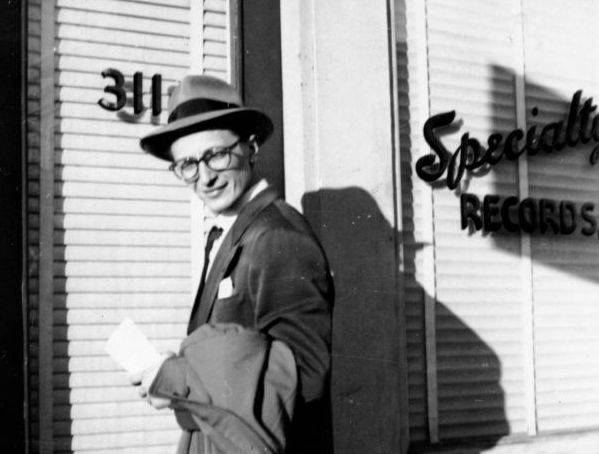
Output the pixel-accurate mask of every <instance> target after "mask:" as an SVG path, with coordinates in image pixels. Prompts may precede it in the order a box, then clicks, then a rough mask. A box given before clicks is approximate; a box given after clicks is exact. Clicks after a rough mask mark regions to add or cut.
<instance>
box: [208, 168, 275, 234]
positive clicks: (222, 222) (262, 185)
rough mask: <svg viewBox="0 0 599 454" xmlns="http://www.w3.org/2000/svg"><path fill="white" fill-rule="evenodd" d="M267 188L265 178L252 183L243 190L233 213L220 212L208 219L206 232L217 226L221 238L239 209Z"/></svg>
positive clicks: (234, 219) (233, 221) (235, 218)
mask: <svg viewBox="0 0 599 454" xmlns="http://www.w3.org/2000/svg"><path fill="white" fill-rule="evenodd" d="M266 188H268V182H267V181H266V180H265V179H261V180H260V181H258V182H257V183H256V184H254V185H253V186H252V187H251V188H249V189H248V190H247V191H245V192H244V194H243V195H242V196H241V199H240V200H239V204H238V209H237V210H235V212H233V213H220V214H218V215H217V216H216V217H214V218H212V219H210V220H208V221H207V222H206V223H205V224H206V227H207V230H206V232H208V231H210V229H211V228H212V227H219V228H221V229H223V235H222V236H221V238H223V237H224V236H225V234H226V233H227V232H228V231H229V230H230V229H231V226H232V225H233V224H234V223H235V221H236V220H237V216H238V215H239V212H240V211H241V209H242V208H243V207H244V206H245V205H247V204H248V203H249V202H250V201H251V200H253V199H254V198H255V197H256V196H257V195H258V194H260V193H261V192H262V191H264V190H265V189H266Z"/></svg>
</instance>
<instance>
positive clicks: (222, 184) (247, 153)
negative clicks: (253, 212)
mask: <svg viewBox="0 0 599 454" xmlns="http://www.w3.org/2000/svg"><path fill="white" fill-rule="evenodd" d="M237 140H238V137H237V135H236V134H235V133H234V132H232V131H230V130H225V129H213V130H207V131H200V132H196V133H193V134H189V135H187V136H183V137H181V138H179V139H177V140H176V141H175V142H173V144H172V145H171V153H172V156H173V161H174V162H177V161H180V160H183V159H185V158H195V159H200V158H202V157H205V156H207V155H209V154H210V152H211V150H212V149H213V148H214V147H228V146H230V145H232V144H234V143H235V142H236V141H237ZM252 154H253V149H252V148H251V147H250V146H249V145H248V144H247V143H241V142H240V143H239V144H238V145H237V146H235V147H234V148H233V149H232V150H231V163H230V165H229V166H228V167H227V168H226V169H225V170H212V169H210V168H209V167H208V166H207V165H206V162H205V161H201V162H200V163H199V169H198V170H199V176H198V179H197V180H196V181H195V182H191V183H188V185H189V186H190V187H191V188H192V189H193V190H194V192H195V193H196V194H197V196H198V197H199V198H200V199H201V200H202V201H203V202H204V204H205V206H206V207H207V208H208V209H209V210H210V211H212V213H214V214H215V215H216V214H219V213H222V212H225V211H227V210H231V209H233V210H234V209H235V208H236V207H235V204H236V202H237V201H238V200H239V199H240V197H241V196H242V195H243V194H244V193H245V191H246V190H247V189H248V188H249V186H250V184H251V182H252V178H253V169H252V165H251V163H250V159H251V156H252Z"/></svg>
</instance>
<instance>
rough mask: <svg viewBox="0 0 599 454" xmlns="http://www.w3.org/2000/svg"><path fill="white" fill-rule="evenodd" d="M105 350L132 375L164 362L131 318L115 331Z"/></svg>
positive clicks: (126, 319)
mask: <svg viewBox="0 0 599 454" xmlns="http://www.w3.org/2000/svg"><path fill="white" fill-rule="evenodd" d="M104 350H105V351H106V353H108V354H109V355H110V356H111V357H112V359H114V360H115V361H116V362H117V363H118V364H119V365H120V366H121V367H122V368H123V369H125V370H126V371H127V372H128V373H129V374H130V375H132V374H136V373H139V372H141V371H143V370H144V369H147V368H148V367H151V366H153V365H154V364H157V363H159V362H160V361H162V357H161V356H160V354H159V353H158V351H157V350H156V349H155V348H154V346H153V345H152V344H151V343H150V341H149V340H148V338H147V337H146V336H145V335H144V333H142V332H141V330H140V329H139V328H138V327H137V326H136V325H135V323H133V320H131V319H130V318H125V319H124V320H123V321H122V322H121V324H120V325H119V326H118V327H117V329H116V330H114V332H113V333H112V334H111V335H110V338H109V339H108V341H107V342H106V346H105V347H104Z"/></svg>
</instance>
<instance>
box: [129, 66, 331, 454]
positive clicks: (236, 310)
mask: <svg viewBox="0 0 599 454" xmlns="http://www.w3.org/2000/svg"><path fill="white" fill-rule="evenodd" d="M272 129H273V125H272V122H271V120H270V119H269V118H268V116H267V115H265V114H264V113H263V112H261V111H259V110H257V109H252V108H247V107H243V105H242V102H241V99H240V97H239V95H238V94H237V93H236V92H235V90H234V89H233V88H232V87H231V86H230V85H228V84H226V83H225V82H223V81H220V80H218V79H215V78H212V77H208V76H187V77H185V78H184V79H183V80H182V82H181V83H180V84H179V86H178V87H176V89H175V90H174V91H173V93H172V95H171V97H170V101H169V119H168V124H167V125H166V126H163V127H161V128H159V129H158V130H156V131H154V132H153V133H151V134H149V135H148V136H146V137H144V138H143V139H142V140H141V147H142V148H143V149H144V150H145V151H147V152H148V153H151V154H152V155H154V156H156V157H158V158H160V159H164V160H168V161H171V163H172V164H171V169H172V170H173V171H174V173H175V175H176V176H177V177H178V178H180V179H181V180H183V182H184V183H185V184H187V185H188V186H189V187H190V188H191V189H192V190H193V191H194V193H195V194H196V195H197V196H198V197H199V198H200V199H201V200H202V201H203V202H204V206H205V208H206V209H207V210H208V211H209V212H210V214H211V215H213V222H214V227H213V228H212V229H210V232H209V233H208V235H207V238H206V253H205V256H206V259H205V264H204V270H203V272H202V278H201V282H200V285H199V289H198V292H197V295H196V297H195V302H194V305H193V308H192V310H191V316H190V321H189V325H188V334H189V337H188V338H187V339H186V340H185V341H184V342H183V345H182V348H181V352H180V354H179V356H175V357H171V358H168V359H166V360H165V361H164V362H163V363H162V364H160V365H158V366H156V367H154V368H151V369H149V370H147V371H145V372H144V374H142V376H140V377H136V378H135V380H134V381H136V382H141V387H140V394H141V395H142V397H145V398H147V399H149V401H150V403H151V404H153V405H154V406H156V407H158V408H159V407H162V406H165V405H170V406H171V408H174V409H175V410H176V413H177V418H178V421H179V423H180V425H181V426H182V427H183V428H184V429H186V432H185V434H186V436H185V437H184V438H183V439H182V440H183V441H182V442H181V444H180V447H179V449H180V452H194V453H195V452H198V453H205V452H215V453H218V452H227V451H228V452H245V450H244V449H245V448H239V446H241V444H243V443H246V442H247V446H249V448H247V450H248V451H250V450H252V449H262V450H268V452H294V453H318V452H323V453H325V452H330V446H328V444H327V438H328V437H330V433H328V431H329V429H330V428H329V427H328V420H329V417H328V416H329V414H328V411H327V409H328V408H329V405H328V402H327V400H328V399H327V393H328V379H329V370H330V342H331V309H332V302H333V285H332V280H331V277H330V273H329V269H328V264H327V262H326V258H325V256H324V253H323V251H322V248H321V246H320V244H319V243H318V241H317V240H316V238H315V236H314V235H313V233H312V232H311V230H310V228H309V226H308V224H307V222H306V220H305V219H304V218H303V217H302V216H301V215H300V214H299V213H298V212H297V211H295V210H294V209H293V208H292V207H290V206H289V205H287V204H286V203H285V202H284V201H283V200H281V199H280V198H279V197H278V196H277V195H276V193H275V191H274V190H273V189H272V188H270V187H269V186H268V184H267V183H266V181H265V180H263V179H261V178H260V177H259V176H258V175H257V173H256V171H255V162H256V159H257V156H258V152H259V148H260V145H261V144H262V143H263V142H264V141H265V140H266V139H267V138H268V137H269V135H270V134H271V133H272ZM229 324H235V325H233V326H235V328H234V329H231V328H230V327H231V325H229ZM223 327H224V328H223ZM223 333H225V334H223ZM231 334H232V335H233V336H234V337H226V336H230V335H231ZM240 334H242V335H243V336H246V337H243V336H240ZM248 336H249V337H248ZM252 336H254V337H252ZM255 336H258V338H256V337H255ZM215 338H216V339H223V338H226V339H227V340H225V341H222V342H220V343H219V344H211V345H218V346H217V347H214V346H213V347H210V349H207V347H206V345H207V342H208V340H210V339H215ZM232 338H233V339H235V340H234V341H231V340H230V339H232ZM254 340H256V342H254ZM249 345H251V346H258V347H256V348H257V349H255V350H253V351H252V352H247V349H248V348H249V347H248V346H249ZM252 348H253V347H252ZM215 349H216V350H217V351H218V352H219V354H218V355H215V354H214V351H215ZM287 352H289V353H288V354H287ZM252 355H253V356H252ZM248 358H260V359H259V360H254V359H248ZM223 361H224V362H227V364H226V365H225V366H222V363H223ZM236 361H237V362H236ZM257 361H258V362H259V361H263V363H260V364H258V365H257ZM252 371H257V373H256V375H257V376H252ZM265 371H266V372H265ZM210 374H217V378H215V376H213V375H210ZM222 383H226V384H227V386H229V388H230V389H229V388H227V389H228V391H227V392H230V393H231V395H235V396H238V397H236V398H235V399H228V400H225V401H222V402H224V403H220V404H219V403H218V402H221V401H220V400H219V398H220V397H219V396H220V394H219V393H220V391H215V388H216V387H218V386H220V384H222ZM231 383H234V384H235V385H234V386H233V385H231ZM211 386H213V389H211V388H210V387H211ZM219 389H220V388H219ZM194 393H195V394H194ZM189 396H195V397H194V398H193V399H192V398H190V397H189ZM198 396H200V397H198ZM248 396H252V399H250V401H249V402H247V404H246V403H244V402H246V401H248V398H247V397H248ZM290 396H295V397H293V402H290V399H291V397H290ZM206 404H209V405H208V406H206ZM244 405H245V407H244ZM225 407H228V408H225ZM246 407H247V408H246ZM286 413H290V414H289V415H288V416H289V420H290V421H287V416H285V417H282V416H281V414H286ZM227 418H229V419H227ZM222 421H225V422H224V423H223V422H222ZM227 421H228V422H227ZM215 427H217V429H215ZM246 429H247V431H246ZM231 433H233V434H234V435H231V436H229V435H230V434H231ZM239 433H243V436H239V437H238V439H239V440H241V441H239V443H240V444H238V445H235V447H227V448H225V447H224V446H233V445H229V444H227V443H230V442H231V439H232V438H231V437H233V438H235V437H237V435H239ZM228 434H229V435H228ZM277 434H279V435H277ZM246 435H247V436H246ZM219 437H220V438H219ZM227 437H229V438H227ZM271 438H272V439H273V440H274V441H272V440H271V441H268V440H270V439H271ZM248 440H250V441H248ZM260 440H262V441H260ZM264 440H267V441H266V442H264ZM261 442H264V443H265V445H264V446H262V445H260V446H259V447H258V448H256V446H257V445H259V444H260V443H261ZM219 443H220V444H219ZM235 443H237V442H235ZM182 446H183V447H182ZM244 446H246V445H244Z"/></svg>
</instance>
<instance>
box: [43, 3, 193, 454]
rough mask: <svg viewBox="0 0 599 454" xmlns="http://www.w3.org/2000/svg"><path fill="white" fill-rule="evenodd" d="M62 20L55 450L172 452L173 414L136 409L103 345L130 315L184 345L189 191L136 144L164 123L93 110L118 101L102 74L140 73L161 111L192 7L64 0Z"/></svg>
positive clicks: (176, 74)
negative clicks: (157, 82) (157, 79)
mask: <svg viewBox="0 0 599 454" xmlns="http://www.w3.org/2000/svg"><path fill="white" fill-rule="evenodd" d="M56 12H57V14H56V17H57V22H56V37H55V39H56V46H55V47H56V75H55V80H56V93H55V96H56V100H57V103H56V123H55V129H56V143H55V145H56V151H55V172H54V181H55V200H54V211H55V216H54V269H53V272H54V292H55V294H54V320H53V324H54V345H53V350H54V384H53V395H54V415H53V421H54V425H53V430H54V439H55V452H65V453H66V452H69V453H71V452H73V453H90V454H92V453H93V454H100V453H109V452H110V453H112V452H127V453H133V454H134V453H144V454H149V453H157V454H158V453H160V454H162V453H164V452H171V451H173V450H174V446H175V444H176V440H177V438H178V434H179V429H178V427H177V426H176V423H175V420H174V418H173V415H172V414H171V412H170V410H165V411H160V412H159V411H156V410H154V409H153V408H151V407H149V406H148V405H147V404H146V403H145V402H142V401H140V399H139V398H138V397H137V395H136V391H135V389H134V388H133V387H131V386H130V385H129V383H128V380H127V377H126V375H125V373H124V372H123V371H121V370H120V369H119V367H118V366H117V365H116V363H114V362H113V360H112V359H111V358H109V357H108V356H107V355H106V354H105V353H104V343H105V341H106V339H107V338H108V336H109V335H110V333H111V332H112V331H113V330H114V328H115V327H116V325H117V324H118V323H120V322H121V320H122V319H123V318H124V317H126V316H128V317H131V318H132V319H133V320H134V321H135V322H136V323H137V324H138V325H139V326H140V327H141V328H142V330H143V331H144V332H145V333H146V335H147V336H148V337H149V338H150V340H151V341H152V342H153V343H154V345H155V346H156V347H157V348H158V349H159V350H162V351H163V350H169V349H170V350H175V351H176V350H177V349H178V345H179V342H180V340H181V339H182V338H183V336H184V333H185V326H186V321H187V317H188V314H189V307H190V304H191V303H190V295H189V289H190V282H189V276H190V252H189V245H190V241H191V240H190V233H189V232H190V203H189V194H188V192H187V191H186V189H185V188H184V187H182V185H181V184H180V183H179V182H178V181H177V180H176V179H175V178H174V176H172V175H171V174H170V173H169V172H168V171H167V163H165V162H161V161H159V160H157V159H155V158H153V157H151V156H148V155H146V154H144V153H143V152H142V151H141V150H140V149H139V144H138V141H139V138H140V137H141V136H143V135H144V134H146V133H147V132H149V131H150V130H152V129H153V128H155V127H156V125H155V124H153V123H152V121H151V120H152V119H151V116H150V115H151V114H150V112H148V111H145V112H144V113H142V114H140V115H139V116H137V117H136V116H134V115H133V109H132V106H131V102H132V101H131V99H130V100H129V102H128V104H127V106H126V107H125V108H124V109H123V110H121V111H119V112H109V111H106V110H104V109H102V108H101V107H100V106H98V104H97V102H98V100H99V99H100V98H102V97H106V98H107V100H109V101H114V97H113V96H112V95H108V94H104V93H103V88H104V87H105V86H106V85H111V84H112V83H113V81H112V79H110V78H107V79H103V78H102V76H101V74H100V73H101V71H103V70H105V69H107V68H115V69H118V70H119V71H121V72H122V73H123V74H124V76H125V80H126V86H127V90H128V94H129V97H131V93H132V80H133V73H134V72H137V71H141V72H143V76H144V78H143V87H144V105H145V107H146V108H148V107H149V106H150V103H151V100H150V92H151V77H152V76H153V75H154V74H161V75H162V106H163V108H164V109H165V107H166V105H167V92H168V89H169V87H171V86H173V85H174V83H175V81H176V80H178V79H180V78H181V77H182V76H183V75H185V74H186V73H187V71H188V68H189V65H190V55H189V54H190V39H189V38H190V20H191V15H190V1H189V0H162V1H158V0H156V1H150V2H149V1H144V2H140V1H127V0H102V1H99V0H86V1H83V0H57V11H56ZM165 118H166V111H164V112H163V113H162V116H161V117H160V122H162V123H163V122H164V121H165ZM155 123H156V122H155Z"/></svg>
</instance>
